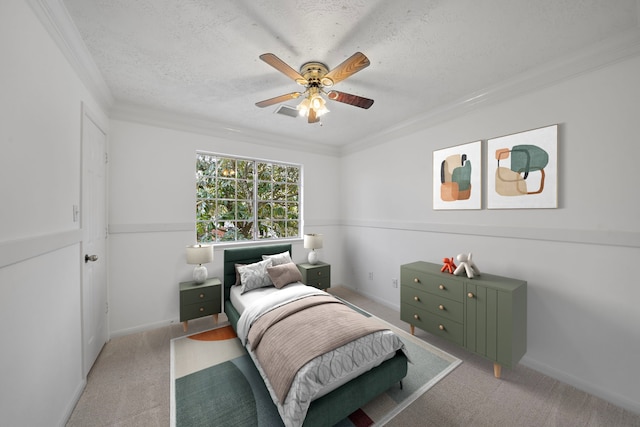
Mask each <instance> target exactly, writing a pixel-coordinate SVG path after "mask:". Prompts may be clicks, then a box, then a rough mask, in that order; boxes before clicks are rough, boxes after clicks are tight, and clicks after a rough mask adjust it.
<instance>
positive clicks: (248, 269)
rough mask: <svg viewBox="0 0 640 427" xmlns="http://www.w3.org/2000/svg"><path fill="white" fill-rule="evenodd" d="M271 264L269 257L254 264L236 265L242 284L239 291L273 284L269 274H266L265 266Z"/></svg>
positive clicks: (242, 292) (242, 291) (247, 290)
mask: <svg viewBox="0 0 640 427" xmlns="http://www.w3.org/2000/svg"><path fill="white" fill-rule="evenodd" d="M272 264H273V261H272V260H271V259H265V260H263V261H260V262H256V263H254V264H248V265H241V266H238V273H240V282H241V284H242V288H241V289H240V293H241V294H244V293H245V292H249V291H251V290H253V289H258V288H264V287H267V286H271V285H273V282H271V278H270V277H269V274H267V268H268V267H271V265H272Z"/></svg>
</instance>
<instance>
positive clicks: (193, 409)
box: [171, 319, 461, 427]
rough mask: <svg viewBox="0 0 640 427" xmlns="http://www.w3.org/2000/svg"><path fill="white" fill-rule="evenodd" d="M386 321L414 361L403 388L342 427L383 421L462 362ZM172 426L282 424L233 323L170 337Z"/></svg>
mask: <svg viewBox="0 0 640 427" xmlns="http://www.w3.org/2000/svg"><path fill="white" fill-rule="evenodd" d="M378 320H379V321H381V322H384V321H382V320H380V319H378ZM384 323H386V322H384ZM387 325H388V326H389V328H390V329H392V330H393V331H394V332H396V333H397V334H398V335H399V336H400V337H401V339H402V340H403V342H404V343H405V346H406V347H407V349H408V352H409V358H410V360H411V363H409V367H408V369H409V371H408V374H407V376H406V378H405V379H404V380H403V382H402V383H403V388H402V389H400V387H392V388H390V389H389V390H387V392H385V393H383V394H382V395H380V396H378V397H377V398H376V399H374V400H373V401H371V402H370V403H368V404H367V405H365V406H363V407H362V408H360V409H359V410H358V411H356V412H354V413H353V414H351V415H350V416H349V417H348V418H347V419H345V420H343V421H341V422H340V423H338V424H337V425H338V426H340V427H348V426H356V427H365V426H371V425H374V424H375V425H384V424H385V423H386V422H387V421H388V420H390V419H391V418H393V417H394V416H395V415H396V414H398V413H399V412H400V411H402V410H403V409H404V408H406V407H407V406H408V405H409V404H410V403H411V402H413V401H414V400H415V399H417V398H418V397H419V396H420V395H422V394H423V393H425V392H426V391H427V390H428V389H430V388H431V387H433V385H434V384H436V383H437V382H438V381H439V380H440V379H442V378H444V376H446V375H447V374H448V373H449V372H451V371H452V370H453V369H455V367H456V366H458V365H459V364H460V363H461V360H460V359H457V358H455V357H453V356H452V355H450V354H448V353H446V352H444V351H442V350H439V349H438V348H436V347H434V346H431V345H429V344H427V343H425V342H423V341H421V340H419V339H417V338H415V337H413V336H411V335H410V334H408V333H407V332H405V331H402V330H400V329H398V328H396V327H395V326H393V325H390V324H388V323H387ZM171 425H172V426H175V427H196V426H268V427H272V426H282V425H283V424H282V420H281V419H280V416H279V414H278V410H277V408H276V406H275V405H274V404H273V402H272V401H271V398H270V396H269V392H268V391H267V388H266V386H265V385H264V382H263V381H262V378H261V377H260V374H259V373H258V371H257V370H256V368H255V366H254V365H253V362H252V360H251V358H250V356H249V355H248V354H247V352H246V350H245V349H244V348H243V347H242V345H241V344H240V340H239V339H238V338H237V336H236V334H235V332H234V331H233V329H232V328H231V326H229V325H227V326H220V327H218V328H215V329H212V330H209V331H205V332H201V333H197V334H194V335H189V336H186V337H181V338H176V339H174V340H172V342H171Z"/></svg>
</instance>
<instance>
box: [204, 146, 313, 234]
mask: <svg viewBox="0 0 640 427" xmlns="http://www.w3.org/2000/svg"><path fill="white" fill-rule="evenodd" d="M205 158H209V162H210V163H209V166H210V167H209V168H208V171H207V172H203V170H201V169H202V168H201V161H202V160H203V159H205ZM250 163H252V166H253V167H252V170H250V169H249V164H250ZM260 165H268V166H269V167H270V168H271V172H270V173H269V174H266V175H268V178H269V179H267V180H265V179H263V178H267V176H266V175H265V174H264V173H263V174H261V172H260V171H263V170H265V169H266V168H265V169H261V166H260ZM227 166H230V167H227ZM195 169H196V170H195V173H196V185H195V187H196V212H195V221H196V240H197V241H198V243H209V244H224V243H236V242H264V241H282V240H291V239H299V238H301V236H302V234H301V233H302V189H303V186H302V177H303V168H302V165H300V164H296V163H289V162H282V161H275V160H266V159H258V158H251V157H242V156H235V155H228V154H221V153H214V152H206V151H197V152H196V165H195ZM292 170H293V171H297V173H295V172H292ZM274 172H278V173H280V175H279V176H282V174H284V180H279V179H278V177H275V175H278V174H277V173H274ZM292 177H296V178H297V180H295V181H292V179H293V178H292ZM207 184H208V185H207ZM211 185H213V193H214V197H205V196H207V192H208V191H209V190H211ZM222 185H224V186H225V188H224V189H221V188H222V187H221V186H222ZM265 187H270V188H271V194H270V197H269V198H266V199H265V198H263V197H261V196H262V195H264V188H265ZM291 187H294V188H291ZM296 188H297V192H296V191H295V189H296ZM239 191H240V192H242V193H243V194H247V193H250V197H247V198H242V197H240V198H239ZM276 191H277V194H280V195H282V196H280V197H278V196H276V197H274V193H275V192H276ZM221 192H226V194H222V193H221ZM231 192H233V196H231ZM209 195H210V193H209ZM220 196H223V197H220ZM224 196H226V197H224ZM290 196H291V198H290ZM243 206H244V207H247V208H249V207H250V209H249V210H242V209H241V208H242V207H243ZM232 209H233V213H232V212H231V210H232ZM267 209H269V210H270V215H269V216H267V215H266V214H265V211H266V210H267ZM249 211H250V214H249ZM296 213H297V218H296V217H295V214H296ZM241 225H242V226H244V227H241ZM246 227H250V230H247V229H246ZM249 231H250V233H249ZM274 233H276V234H274ZM277 233H280V234H277Z"/></svg>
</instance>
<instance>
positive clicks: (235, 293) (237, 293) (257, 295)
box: [229, 282, 306, 314]
mask: <svg viewBox="0 0 640 427" xmlns="http://www.w3.org/2000/svg"><path fill="white" fill-rule="evenodd" d="M296 286H305V287H306V285H305V284H304V283H302V282H296V283H290V284H288V285H287V286H285V287H284V288H289V287H296ZM284 288H283V289H284ZM241 290H242V289H241V287H240V286H232V287H231V293H230V298H229V299H230V300H231V303H232V304H233V306H234V307H235V309H236V310H237V311H238V314H242V313H244V310H245V309H246V308H247V307H248V306H250V305H251V304H253V303H254V302H256V301H260V300H261V299H263V298H265V297H266V296H267V295H269V294H272V293H274V292H278V291H279V289H278V288H276V287H275V286H267V287H266V288H258V289H254V290H252V291H250V292H246V293H244V294H242V293H241Z"/></svg>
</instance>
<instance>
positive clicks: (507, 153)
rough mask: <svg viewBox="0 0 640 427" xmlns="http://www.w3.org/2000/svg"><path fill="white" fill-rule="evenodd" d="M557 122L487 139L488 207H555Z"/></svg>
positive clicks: (556, 194) (556, 198) (556, 190)
mask: <svg viewBox="0 0 640 427" xmlns="http://www.w3.org/2000/svg"><path fill="white" fill-rule="evenodd" d="M557 152H558V125H553V126H547V127H543V128H539V129H533V130H530V131H526V132H520V133H516V134H513V135H507V136H502V137H499V138H493V139H490V140H488V141H487V207H488V208H489V209H523V208H557V207H558V166H557V165H558V163H557V162H558V153H557Z"/></svg>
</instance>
